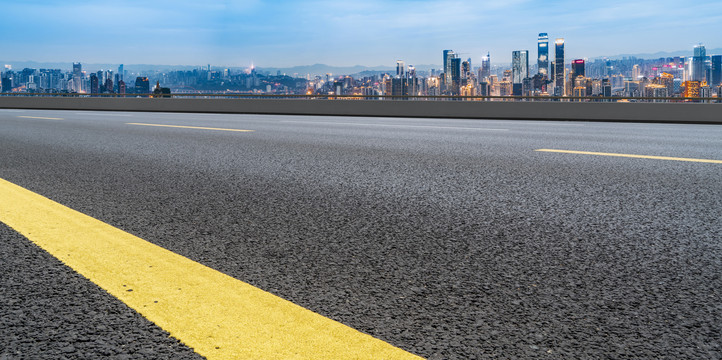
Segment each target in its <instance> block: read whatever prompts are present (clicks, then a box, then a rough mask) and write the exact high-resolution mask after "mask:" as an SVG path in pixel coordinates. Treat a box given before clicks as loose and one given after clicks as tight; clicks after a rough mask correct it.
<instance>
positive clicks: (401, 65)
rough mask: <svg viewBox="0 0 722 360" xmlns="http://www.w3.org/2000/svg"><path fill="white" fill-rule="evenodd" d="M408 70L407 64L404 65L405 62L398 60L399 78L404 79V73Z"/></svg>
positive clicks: (397, 72) (397, 73)
mask: <svg viewBox="0 0 722 360" xmlns="http://www.w3.org/2000/svg"><path fill="white" fill-rule="evenodd" d="M405 70H406V64H404V61H403V60H396V76H397V77H400V78H402V77H404V71H405Z"/></svg>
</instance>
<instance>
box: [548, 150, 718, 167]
mask: <svg viewBox="0 0 722 360" xmlns="http://www.w3.org/2000/svg"><path fill="white" fill-rule="evenodd" d="M534 151H544V152H556V153H565V154H582V155H599V156H618V157H627V158H639V159H655V160H674V161H692V162H702V163H713V164H722V160H710V159H693V158H680V157H669V156H652V155H633V154H617V153H602V152H591V151H574V150H555V149H537V150H534Z"/></svg>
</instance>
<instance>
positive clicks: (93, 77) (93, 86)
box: [90, 74, 100, 94]
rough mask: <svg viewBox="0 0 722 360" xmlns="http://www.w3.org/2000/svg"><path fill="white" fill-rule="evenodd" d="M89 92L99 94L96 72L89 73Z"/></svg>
mask: <svg viewBox="0 0 722 360" xmlns="http://www.w3.org/2000/svg"><path fill="white" fill-rule="evenodd" d="M90 93H91V94H99V93H100V84H99V83H98V75H96V74H90Z"/></svg>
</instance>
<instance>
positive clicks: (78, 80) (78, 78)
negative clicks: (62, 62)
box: [73, 63, 83, 93]
mask: <svg viewBox="0 0 722 360" xmlns="http://www.w3.org/2000/svg"><path fill="white" fill-rule="evenodd" d="M82 81H83V66H82V65H80V63H73V91H74V92H77V93H79V92H83V87H82Z"/></svg>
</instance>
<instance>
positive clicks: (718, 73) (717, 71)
mask: <svg viewBox="0 0 722 360" xmlns="http://www.w3.org/2000/svg"><path fill="white" fill-rule="evenodd" d="M709 82H710V86H719V85H722V55H712V69H711V71H710V81H709ZM718 96H719V95H718Z"/></svg>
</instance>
